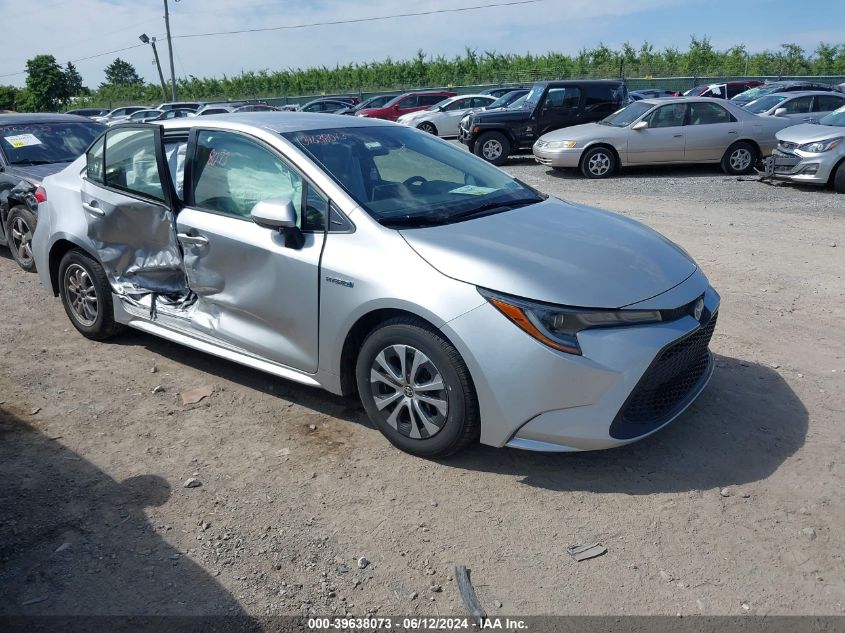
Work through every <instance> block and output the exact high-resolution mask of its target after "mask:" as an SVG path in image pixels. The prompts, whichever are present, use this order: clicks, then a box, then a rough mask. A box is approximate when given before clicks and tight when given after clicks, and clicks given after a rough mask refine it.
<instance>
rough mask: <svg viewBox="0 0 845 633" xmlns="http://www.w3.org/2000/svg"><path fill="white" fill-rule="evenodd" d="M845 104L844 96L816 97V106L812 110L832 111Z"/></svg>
mask: <svg viewBox="0 0 845 633" xmlns="http://www.w3.org/2000/svg"><path fill="white" fill-rule="evenodd" d="M843 105H845V98H843V97H836V96H834V95H824V96H818V97H816V107H815V109H814V110H813V112H833V111H834V110H838V109H839V108H841V107H842V106H843Z"/></svg>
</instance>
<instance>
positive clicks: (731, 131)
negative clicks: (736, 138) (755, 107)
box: [728, 130, 739, 134]
mask: <svg viewBox="0 0 845 633" xmlns="http://www.w3.org/2000/svg"><path fill="white" fill-rule="evenodd" d="M728 134H739V132H738V131H737V130H728Z"/></svg>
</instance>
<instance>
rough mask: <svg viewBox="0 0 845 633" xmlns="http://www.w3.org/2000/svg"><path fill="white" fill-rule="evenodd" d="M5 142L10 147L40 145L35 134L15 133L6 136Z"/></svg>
mask: <svg viewBox="0 0 845 633" xmlns="http://www.w3.org/2000/svg"><path fill="white" fill-rule="evenodd" d="M6 142H7V143H8V144H9V145H11V146H12V147H30V146H32V145H41V141H39V140H38V137H37V136H35V134H17V135H15V136H7V137H6Z"/></svg>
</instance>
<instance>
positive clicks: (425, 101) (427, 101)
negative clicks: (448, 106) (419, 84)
mask: <svg viewBox="0 0 845 633" xmlns="http://www.w3.org/2000/svg"><path fill="white" fill-rule="evenodd" d="M447 98H448V95H420V96H419V97H418V99H419V100H418V102H417V104H418V105H421V106H431V105H434V104H435V103H440V102H441V101H443V99H447Z"/></svg>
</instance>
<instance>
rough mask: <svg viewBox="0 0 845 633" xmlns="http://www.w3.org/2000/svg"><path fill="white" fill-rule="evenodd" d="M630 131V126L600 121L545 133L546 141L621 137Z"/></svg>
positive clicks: (544, 138) (542, 137)
mask: <svg viewBox="0 0 845 633" xmlns="http://www.w3.org/2000/svg"><path fill="white" fill-rule="evenodd" d="M627 132H628V128H624V127H613V126H612V125H599V124H598V123H582V124H581V125H573V126H572V127H567V128H562V129H560V130H554V131H552V132H549V133H548V134H543V136H541V137H540V138H541V139H543V140H544V141H579V142H581V141H592V140H596V139H605V138H619V137H620V136H624V135H625V134H626V133H627Z"/></svg>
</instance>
